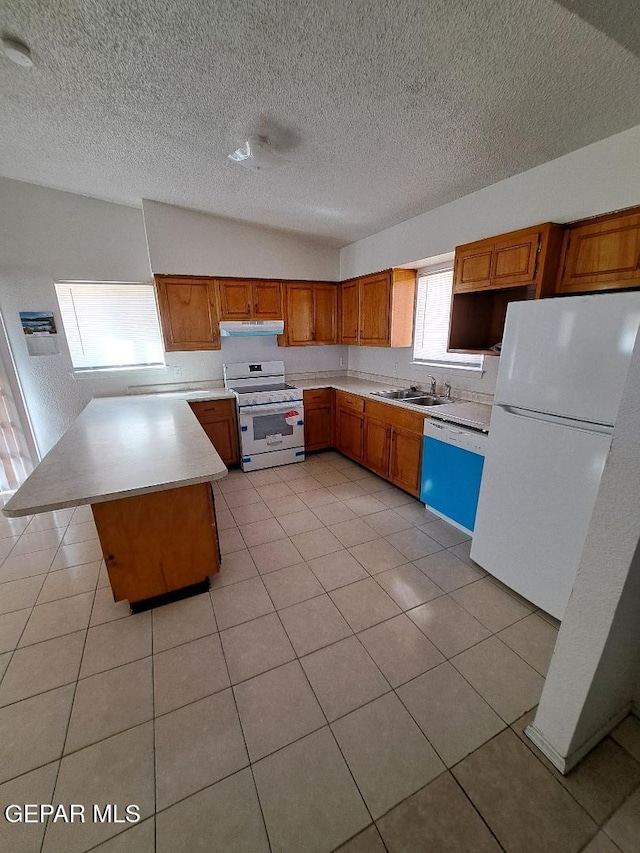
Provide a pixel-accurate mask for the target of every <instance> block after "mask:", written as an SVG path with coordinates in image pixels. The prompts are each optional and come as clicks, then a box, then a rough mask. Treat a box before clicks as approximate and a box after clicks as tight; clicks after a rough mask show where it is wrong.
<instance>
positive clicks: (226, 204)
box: [0, 0, 640, 245]
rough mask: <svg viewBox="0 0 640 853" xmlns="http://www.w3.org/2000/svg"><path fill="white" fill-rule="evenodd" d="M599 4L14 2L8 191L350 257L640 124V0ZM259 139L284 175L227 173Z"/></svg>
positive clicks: (2, 127) (5, 137)
mask: <svg viewBox="0 0 640 853" xmlns="http://www.w3.org/2000/svg"><path fill="white" fill-rule="evenodd" d="M598 5H600V6H601V5H602V4H598V3H596V2H595V0H593V2H592V1H591V0H567V2H566V3H563V4H562V5H560V4H559V3H555V2H552V0H394V2H391V0H387V2H383V0H350V2H348V3H345V2H344V0H315V2H314V0H240V2H238V0H213V2H212V0H177V2H172V0H164V2H163V0H128V2H118V0H4V3H3V6H2V12H1V13H0V29H1V30H2V32H3V34H9V35H13V36H18V37H20V38H22V39H24V40H25V41H26V42H27V43H28V44H29V45H30V46H31V49H32V52H33V58H34V61H35V66H34V67H33V68H32V69H30V70H24V69H21V68H18V67H17V66H14V65H13V64H11V63H10V62H9V61H8V60H6V59H5V58H4V57H1V58H0V114H1V115H2V119H1V120H0V174H2V175H4V176H6V177H10V178H16V179H18V180H23V181H29V182H32V183H39V184H44V185H47V186H52V187H57V188H60V189H64V190H70V191H72V192H77V193H82V194H85V195H91V196H96V197H98V198H104V199H108V200H112V201H118V202H123V203H127V204H139V203H140V199H141V198H150V199H154V200H157V201H163V202H168V203H170V204H176V205H181V206H183V207H189V208H194V209H197V210H202V211H206V212H210V213H215V214H218V215H222V216H229V217H233V218H238V219H242V220H245V221H249V222H258V223H263V224H266V225H270V226H275V227H280V228H286V229H291V230H296V231H302V232H305V233H307V234H313V235H316V236H319V237H325V238H327V239H330V240H331V241H332V242H334V243H335V244H336V245H344V244H346V243H349V242H352V241H354V240H356V239H359V238H360V237H363V236H366V235H368V234H371V233H374V232H375V231H378V230H380V229H382V228H384V227H387V226H389V225H392V224H394V223H396V222H399V221H401V220H403V219H406V218H408V217H410V216H413V215H415V214H417V213H421V212H422V211H426V210H429V209H432V208H434V207H437V206H439V205H441V204H444V203H446V202H448V201H451V200H453V199H455V198H459V197H461V196H463V195H466V194H467V193H469V192H472V191H474V190H477V189H480V188H481V187H483V186H487V185H489V184H492V183H495V182H496V181H499V180H501V179H503V178H506V177H508V176H509V175H513V174H516V173H519V172H522V171H525V170H526V169H529V168H531V167H533V166H536V165H538V164H540V163H543V162H546V161H548V160H551V159H553V158H555V157H558V156H560V155H562V154H565V153H567V152H569V151H572V150H574V149H577V148H580V147H582V146H583V145H586V144H589V143H590V142H594V141H596V140H598V139H602V138H604V137H607V136H610V135H612V134H614V133H617V132H619V131H621V130H624V129H626V128H628V127H631V126H633V125H636V124H640V98H639V97H638V91H640V60H639V59H638V57H637V55H635V54H634V46H635V48H637V33H638V29H637V8H638V7H637V0H615V3H614V5H615V7H616V12H617V17H616V16H615V15H614V16H611V15H609V16H608V17H607V16H605V18H604V19H603V18H602V15H599V14H598ZM634 9H635V17H634V15H632V14H629V16H628V19H626V18H625V17H624V14H626V13H627V12H629V13H630V12H631V11H633V10H634ZM612 18H613V19H615V21H614V22H613V24H612ZM625 20H628V25H624V21H625ZM616 22H617V23H616ZM634 26H635V30H634V29H633V27H634ZM261 131H262V132H263V133H266V134H267V135H269V136H270V137H271V138H272V139H273V140H274V141H275V143H276V144H277V145H278V147H279V148H280V150H281V151H282V152H283V153H284V156H285V157H286V162H285V163H284V165H282V166H281V167H280V168H278V169H276V170H274V171H271V172H267V173H265V172H260V173H253V172H248V171H246V170H243V169H242V168H239V167H237V166H234V165H232V164H231V163H229V162H228V161H227V159H226V154H227V153H229V152H230V151H232V150H233V149H234V148H236V147H237V146H238V144H239V143H241V142H242V141H243V140H244V139H246V138H247V136H248V135H249V134H250V133H255V132H261Z"/></svg>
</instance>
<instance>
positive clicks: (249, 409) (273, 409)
mask: <svg viewBox="0 0 640 853" xmlns="http://www.w3.org/2000/svg"><path fill="white" fill-rule="evenodd" d="M292 410H294V411H296V412H299V413H300V414H302V403H300V405H298V404H297V403H286V404H280V405H277V406H271V405H265V406H263V405H262V404H260V403H258V404H257V405H255V406H244V407H243V408H242V409H240V417H243V416H244V417H248V418H253V417H255V416H256V415H284V414H285V413H286V412H289V411H292Z"/></svg>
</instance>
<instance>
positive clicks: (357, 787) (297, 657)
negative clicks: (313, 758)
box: [263, 587, 388, 849]
mask: <svg viewBox="0 0 640 853" xmlns="http://www.w3.org/2000/svg"><path fill="white" fill-rule="evenodd" d="M265 588H266V587H265ZM267 595H269V590H267ZM269 597H270V598H271V596H270V595H269ZM271 603H272V604H273V601H271ZM275 612H276V615H277V617H278V621H279V622H280V625H281V626H282V630H283V631H284V633H285V635H286V636H287V638H288V639H289V642H290V643H291V648H292V649H293V652H294V654H295V655H296V661H297V663H298V666H299V667H300V669H301V671H302V674H303V676H304V679H305V681H306V682H307V684H308V685H309V689H310V690H311V693H312V694H313V697H314V699H315V700H316V702H317V704H318V707H319V708H320V713H321V714H322V716H323V717H324V719H325V723H326V726H327V728H328V729H329V732H330V733H331V737H332V738H333V741H334V743H335V744H336V747H337V748H338V751H339V753H340V755H341V756H342V760H343V761H344V763H345V766H346V768H347V770H348V772H349V775H350V776H351V779H352V780H353V784H354V785H355V787H356V790H357V791H358V794H359V795H360V799H361V800H362V803H363V805H364V807H365V809H366V810H367V812H368V814H369V817H370V818H371V820H372V821H373V822H374V823H375V821H374V818H373V815H372V814H371V810H370V809H369V806H368V805H367V801H366V800H365V798H364V796H363V794H362V791H361V790H360V786H359V785H358V783H357V781H356V778H355V776H354V775H353V772H352V770H351V767H350V766H349V762H348V761H347V759H346V757H345V755H344V753H343V751H342V749H341V747H340V744H339V743H338V739H337V738H336V736H335V733H334V731H333V729H332V728H331V723H330V722H329V718H328V717H327V714H326V712H325V710H324V708H323V707H322V703H321V702H320V699H319V698H318V696H317V694H316V691H315V690H314V689H313V685H312V684H311V681H310V680H309V676H308V675H307V671H306V670H305V668H304V666H303V665H302V661H301V659H300V657H299V655H298V653H297V651H296V649H295V646H294V645H293V642H292V640H291V637H290V636H289V634H288V632H287V629H286V627H285V624H284V622H283V621H282V619H281V618H280V614H279V613H278V611H277V610H276V611H275ZM345 621H346V620H345ZM349 627H351V626H349ZM352 636H355V634H354V633H353V632H352ZM343 639H349V638H343ZM337 642H341V641H340V640H338V641H337ZM332 645H335V644H332ZM324 648H327V647H326V646H325V647H324ZM316 651H319V650H318V649H316ZM365 653H366V649H365ZM310 654H313V652H311V653H310ZM367 654H368V653H367ZM372 663H373V665H374V666H376V668H377V665H376V663H375V661H372ZM378 671H379V670H378ZM380 675H381V677H382V678H383V679H384V680H385V681H386V678H384V675H382V673H381V672H380ZM387 683H388V682H387ZM377 698H379V697H377ZM322 728H324V726H322V727H320V728H318V729H314V732H316V731H321V729H322ZM314 732H307V734H306V735H303V736H302V737H301V738H298V739H297V740H302V739H303V738H305V737H308V736H309V735H310V734H314ZM295 742H296V741H293V742H292V743H295ZM288 746H291V744H290V743H289V744H285V746H283V747H281V748H280V750H282V749H286V748H287V747H288ZM280 750H275V751H274V752H273V753H270V754H271V755H274V754H275V752H279V751H280ZM263 757H265V758H266V757H267V756H263ZM365 828H366V827H365ZM361 831H364V830H361ZM348 840H349V839H346V840H345V841H342V842H341V843H340V845H338V846H341V845H342V844H345V843H346V841H348ZM336 849H337V848H336Z"/></svg>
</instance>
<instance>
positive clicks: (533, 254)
mask: <svg viewBox="0 0 640 853" xmlns="http://www.w3.org/2000/svg"><path fill="white" fill-rule="evenodd" d="M539 248H540V234H539V233H535V232H534V233H532V234H526V235H524V236H522V237H520V238H519V239H517V240H513V239H511V240H499V241H497V242H496V243H495V245H494V248H493V270H492V272H491V287H512V286H513V285H514V284H529V283H531V282H533V281H535V277H536V268H537V264H538V250H539Z"/></svg>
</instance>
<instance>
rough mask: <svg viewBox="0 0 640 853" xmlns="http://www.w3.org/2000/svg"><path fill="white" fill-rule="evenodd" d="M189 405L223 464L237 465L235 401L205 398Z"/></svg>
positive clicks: (238, 454) (238, 457) (238, 459)
mask: <svg viewBox="0 0 640 853" xmlns="http://www.w3.org/2000/svg"><path fill="white" fill-rule="evenodd" d="M189 405H190V406H191V409H192V410H193V413H194V415H195V416H196V417H197V418H198V421H199V422H200V426H201V427H202V429H203V430H204V431H205V432H206V434H207V436H208V437H209V440H210V441H211V443H212V444H213V446H214V447H215V449H216V450H217V451H218V455H219V456H220V458H221V459H222V461H223V462H224V464H225V465H237V464H238V463H239V462H240V453H239V450H238V420H237V418H236V405H235V401H234V400H228V399H227V400H207V401H203V402H193V403H190V404H189Z"/></svg>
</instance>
